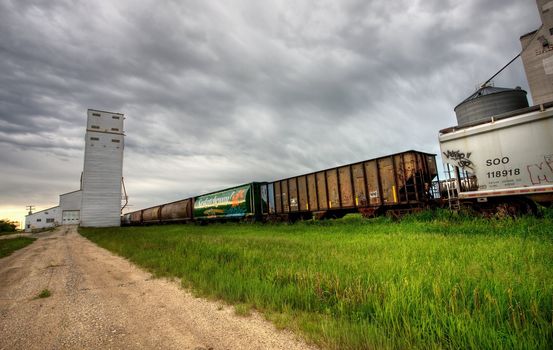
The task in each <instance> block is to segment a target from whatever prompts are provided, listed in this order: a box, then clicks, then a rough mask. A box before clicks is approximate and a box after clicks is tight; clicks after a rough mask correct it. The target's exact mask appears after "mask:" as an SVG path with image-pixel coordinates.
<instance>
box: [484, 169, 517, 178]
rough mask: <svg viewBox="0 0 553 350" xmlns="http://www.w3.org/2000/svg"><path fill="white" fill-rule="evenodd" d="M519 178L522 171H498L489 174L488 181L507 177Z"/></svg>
mask: <svg viewBox="0 0 553 350" xmlns="http://www.w3.org/2000/svg"><path fill="white" fill-rule="evenodd" d="M513 175H514V176H517V175H520V169H519V168H516V169H508V170H496V171H489V172H488V179H492V178H497V177H507V176H513Z"/></svg>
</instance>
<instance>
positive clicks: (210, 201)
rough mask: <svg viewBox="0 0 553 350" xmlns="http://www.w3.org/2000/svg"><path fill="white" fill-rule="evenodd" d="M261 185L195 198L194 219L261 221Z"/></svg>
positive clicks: (249, 185)
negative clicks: (250, 219)
mask: <svg viewBox="0 0 553 350" xmlns="http://www.w3.org/2000/svg"><path fill="white" fill-rule="evenodd" d="M260 185H261V184H260V183H258V182H252V183H249V184H246V185H242V186H238V187H233V188H229V189H226V190H223V191H218V192H213V193H209V194H205V195H202V196H198V197H195V198H194V218H195V219H199V220H206V219H242V218H253V219H260V218H261V213H262V207H263V206H264V205H266V204H263V203H266V202H264V201H262V200H261V196H260Z"/></svg>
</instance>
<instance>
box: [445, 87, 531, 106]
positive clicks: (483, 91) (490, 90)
mask: <svg viewBox="0 0 553 350" xmlns="http://www.w3.org/2000/svg"><path fill="white" fill-rule="evenodd" d="M508 91H523V92H524V93H526V91H524V90H522V89H521V88H520V87H517V88H515V89H511V88H502V87H495V86H483V87H481V88H480V89H478V90H476V92H475V93H473V94H472V95H470V96H469V97H467V98H466V99H464V100H463V102H461V103H459V104H458V105H457V106H455V108H454V110H455V109H457V107H459V106H460V105H462V104H463V103H465V102H468V101H471V100H475V99H477V98H479V97H482V96H486V95H491V94H497V93H499V92H508Z"/></svg>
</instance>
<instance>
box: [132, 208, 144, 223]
mask: <svg viewBox="0 0 553 350" xmlns="http://www.w3.org/2000/svg"><path fill="white" fill-rule="evenodd" d="M130 214H131V220H130V224H131V225H141V224H142V210H137V211H133V212H132V213H130Z"/></svg>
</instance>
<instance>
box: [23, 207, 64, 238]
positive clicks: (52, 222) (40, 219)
mask: <svg viewBox="0 0 553 350" xmlns="http://www.w3.org/2000/svg"><path fill="white" fill-rule="evenodd" d="M60 221H61V210H60V207H59V206H57V207H52V208H48V209H44V210H41V211H37V212H36V213H32V214H29V215H27V216H25V232H31V231H34V230H41V229H45V228H49V227H54V226H57V225H59V224H60Z"/></svg>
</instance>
